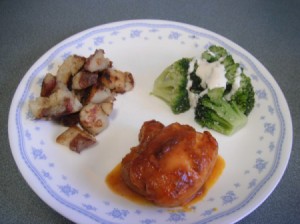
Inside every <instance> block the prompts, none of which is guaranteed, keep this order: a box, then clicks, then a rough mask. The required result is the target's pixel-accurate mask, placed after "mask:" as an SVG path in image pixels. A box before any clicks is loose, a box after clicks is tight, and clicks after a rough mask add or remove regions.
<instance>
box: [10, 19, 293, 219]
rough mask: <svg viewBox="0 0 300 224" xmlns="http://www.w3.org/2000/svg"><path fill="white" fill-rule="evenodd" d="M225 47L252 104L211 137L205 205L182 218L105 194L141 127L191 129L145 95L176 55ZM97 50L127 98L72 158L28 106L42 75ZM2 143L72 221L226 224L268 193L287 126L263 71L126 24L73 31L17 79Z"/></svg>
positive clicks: (184, 34) (247, 61) (277, 93)
mask: <svg viewBox="0 0 300 224" xmlns="http://www.w3.org/2000/svg"><path fill="white" fill-rule="evenodd" d="M211 44H216V45H221V46H223V47H225V48H226V49H227V50H228V51H229V52H230V53H231V54H232V55H233V57H234V59H235V60H236V61H237V62H239V63H240V64H241V65H242V66H243V67H244V71H245V73H246V74H247V75H249V76H250V77H251V78H252V82H253V85H254V89H255V97H256V105H255V108H254V110H253V112H252V113H251V114H250V116H249V120H248V124H247V126H246V127H245V128H244V129H242V130H241V131H239V132H238V133H236V134H235V135H234V136H231V137H227V136H223V135H221V134H218V133H216V132H214V131H211V132H212V134H213V135H214V136H215V138H216V139H217V140H218V142H219V153H220V155H221V156H222V157H223V158H224V160H225V161H226V166H225V169H224V171H223V174H222V175H221V177H220V178H219V180H218V181H217V183H216V184H215V185H214V186H213V187H212V188H211V189H210V191H209V192H208V194H207V195H206V196H205V198H204V199H203V200H202V201H200V202H198V203H196V204H194V205H193V206H192V209H191V210H189V211H183V210H181V209H177V210H176V209H175V210H174V209H173V210H170V209H167V208H160V207H156V206H149V205H148V206H147V205H139V204H136V203H134V202H131V201H128V200H127V199H125V198H122V197H120V196H118V195H116V194H115V193H113V192H112V191H111V190H110V189H109V188H108V187H107V185H106V183H105V178H106V175H107V174H108V173H109V172H110V171H111V170H112V169H113V168H114V167H115V166H116V165H117V164H118V163H119V162H120V161H121V159H122V158H123V157H124V155H125V154H126V153H128V152H129V149H130V147H132V146H135V145H137V143H138V139H137V136H138V132H139V129H140V127H141V125H142V124H143V122H144V121H147V120H151V119H156V120H158V121H161V122H162V123H164V124H165V125H167V124H170V123H172V122H179V123H182V124H189V125H191V126H193V127H194V128H195V129H196V130H197V131H204V130H205V129H203V128H201V127H200V126H199V125H197V124H196V123H195V122H194V119H193V112H192V111H188V112H186V113H184V114H180V115H174V114H172V112H171V111H170V109H169V108H168V106H167V105H166V104H165V103H164V102H162V101H161V100H159V99H157V98H156V97H154V96H152V95H151V94H150V92H151V90H152V85H153V81H154V79H155V78H156V77H157V76H158V75H159V74H160V72H161V71H162V70H163V69H164V68H165V67H166V66H167V65H169V64H171V63H172V62H174V61H175V60H177V59H179V58H182V57H193V56H197V55H200V53H201V52H203V50H205V49H207V48H208V46H209V45H211ZM98 48H102V49H104V50H105V53H106V56H107V57H108V58H110V59H111V60H112V61H113V63H114V66H115V67H116V68H118V69H120V70H123V71H130V72H132V73H133V75H134V78H135V87H134V90H133V91H131V92H128V93H126V94H124V95H118V96H117V100H116V102H115V104H114V110H113V114H112V115H111V116H110V121H109V122H110V124H109V127H108V128H107V129H106V130H105V131H104V132H103V133H101V134H100V135H99V136H97V140H98V144H97V145H96V146H94V147H92V148H90V149H89V150H86V151H83V152H82V153H81V154H77V153H74V152H72V151H70V150H68V149H67V148H66V147H64V146H60V145H58V144H56V143H55V139H56V136H57V135H58V134H59V133H61V132H62V131H63V130H65V128H64V127H61V126H58V125H56V124H54V123H52V122H49V121H42V120H38V121H36V120H33V119H32V117H31V115H30V113H29V110H28V101H29V100H31V99H34V98H35V97H37V96H38V95H39V92H40V87H41V82H42V79H43V77H44V76H45V74H46V73H48V72H52V73H54V74H55V72H56V71H57V68H58V66H59V65H60V64H61V63H62V62H63V60H64V59H65V58H66V57H67V56H69V55H71V54H78V55H83V56H88V55H90V54H92V53H93V52H94V51H95V49H98ZM8 131H9V139H10V145H11V150H12V153H13V156H14V159H15V161H16V163H17V165H18V168H19V170H20V172H21V173H22V175H23V177H24V178H25V179H26V181H27V183H28V184H29V185H30V187H31V188H32V189H33V190H34V191H35V192H36V194H37V195H38V196H39V197H40V198H42V199H43V200H44V201H45V202H46V203H47V204H48V205H49V206H51V207H52V208H53V209H55V210H56V211H58V212H59V213H60V214H62V215H63V216H65V217H67V218H68V219H70V220H73V221H74V222H77V223H106V224H108V223H131V224H134V223H140V224H152V223H231V222H236V221H238V220H240V219H242V218H243V217H245V216H246V215H247V214H249V213H250V212H252V211H253V210H254V209H255V208H257V207H258V206H259V205H260V204H261V203H262V202H263V201H264V200H265V199H266V198H267V197H268V196H269V194H270V193H271V192H272V191H273V190H274V188H275V187H276V185H277V184H278V182H279V180H280V179H281V177H282V175H283V173H284V171H285V168H286V166H287V163H288V160H289V156H290V152H291V145H292V123H291V117H290V112H289V108H288V105H287V102H286V100H285V98H284V96H283V94H282V91H281V90H280V88H279V86H278V84H277V83H276V81H275V80H274V79H273V77H272V76H271V74H270V73H269V72H268V71H267V69H266V68H265V67H264V66H263V65H262V64H261V63H260V62H259V61H258V60H257V59H255V58H254V57H253V56H252V55H251V54H250V53H248V52H247V51H246V50H244V49H243V48H241V47H240V46H238V45H237V44H235V43H233V42H232V41H230V40H228V39H226V38H224V37H222V36H220V35H218V34H216V33H213V32H210V31H208V30H205V29H202V28H199V27H195V26H192V25H187V24H182V23H177V22H171V21H161V20H132V21H123V22H116V23H110V24H106V25H101V26H98V27H94V28H91V29H88V30H86V31H83V32H81V33H78V34H76V35H74V36H72V37H70V38H68V39H66V40H64V41H62V42H61V43H59V44H57V45H56V46H54V47H53V48H52V49H50V50H49V51H48V52H46V53H45V54H44V55H43V56H42V57H41V58H40V59H39V60H38V61H37V62H36V63H35V64H34V65H33V66H32V67H31V68H30V69H29V71H28V72H27V73H26V74H25V76H24V78H23V79H22V81H21V82H20V84H19V86H18V88H17V90H16V93H15V95H14V98H13V101H12V104H11V108H10V113H9V128H8Z"/></svg>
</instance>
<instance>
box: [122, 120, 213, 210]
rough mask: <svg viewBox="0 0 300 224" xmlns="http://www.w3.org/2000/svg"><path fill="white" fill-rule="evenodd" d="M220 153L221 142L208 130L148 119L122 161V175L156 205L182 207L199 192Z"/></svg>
mask: <svg viewBox="0 0 300 224" xmlns="http://www.w3.org/2000/svg"><path fill="white" fill-rule="evenodd" d="M217 156H218V143H217V141H216V140H215V139H214V138H213V137H212V135H211V134H210V133H209V132H207V131H205V132H204V133H199V132H196V131H195V129H194V128H192V127H190V126H188V125H180V124H179V123H173V124H171V125H169V126H164V125H163V124H161V123H160V122H157V121H154V120H152V121H147V122H145V123H144V124H143V126H142V128H141V130H140V134H139V145H138V146H136V147H133V148H132V149H131V152H130V153H129V154H127V155H126V156H125V157H124V158H123V160H122V171H121V172H122V178H123V180H124V182H125V183H126V184H127V186H128V187H129V188H130V189H132V190H133V191H135V192H137V193H139V194H141V195H143V196H144V197H145V198H146V199H148V200H150V201H152V202H153V203H155V204H157V205H160V206H164V207H174V206H181V205H184V204H186V203H187V202H189V201H190V200H191V199H193V198H194V197H195V196H196V195H197V194H198V193H199V191H200V190H201V187H202V186H203V184H204V183H205V182H206V180H207V178H208V177H209V176H210V174H211V172H212V169H213V167H214V165H215V162H216V159H217Z"/></svg>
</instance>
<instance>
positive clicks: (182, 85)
mask: <svg viewBox="0 0 300 224" xmlns="http://www.w3.org/2000/svg"><path fill="white" fill-rule="evenodd" d="M201 57H202V60H205V61H206V62H208V63H215V64H211V66H207V63H202V62H201V63H198V59H197V60H196V59H190V58H183V59H181V60H178V61H176V62H174V63H173V64H172V65H170V66H169V67H167V68H166V69H165V70H164V71H163V72H162V73H161V75H160V76H159V77H158V78H157V79H156V80H155V83H154V87H153V92H152V93H153V95H155V96H157V97H159V98H161V99H163V100H164V101H165V102H166V103H167V104H168V105H169V106H170V107H171V109H172V111H173V113H175V114H178V113H182V112H185V111H186V110H188V109H189V108H190V107H191V105H192V106H193V107H195V115H194V116H195V117H194V118H195V121H196V122H197V123H198V124H200V125H201V126H203V127H207V128H209V129H213V130H215V131H217V132H220V133H222V134H225V135H232V134H233V133H235V132H237V131H238V130H240V129H241V128H242V127H244V126H245V125H246V123H247V120H248V118H247V116H248V115H249V113H250V112H251V111H252V109H253V108H254V104H255V96H254V95H255V94H254V90H253V86H252V83H251V79H250V78H249V77H248V76H246V75H245V74H244V71H243V68H241V67H240V64H239V63H236V62H235V61H234V59H233V57H232V56H231V55H230V54H229V53H228V52H227V51H226V50H225V49H224V48H223V47H220V46H215V45H212V46H210V47H209V48H208V50H206V51H204V52H203V53H202V55H201ZM192 60H195V61H196V62H197V63H195V64H194V70H193V71H189V65H190V62H191V61H192ZM220 65H223V66H224V69H225V70H223V71H222V70H221V72H219V73H218V72H216V71H215V70H214V69H215V67H214V66H218V68H220ZM199 66H200V67H199ZM201 66H206V67H204V69H203V70H201ZM198 69H200V73H201V71H205V72H206V74H205V75H204V76H203V73H201V75H199V74H200V73H199V71H198ZM219 70H220V69H219ZM219 70H217V71H219ZM213 72H215V73H213ZM223 72H224V73H223ZM212 74H213V75H214V76H213V75H212ZM200 77H204V80H201V78H200ZM211 77H214V78H211ZM215 77H217V78H215ZM224 77H225V82H226V83H225V82H224V81H223V80H224ZM210 78H211V79H210ZM219 78H220V79H221V80H222V81H221V82H219V83H221V85H215V86H214V85H207V87H206V86H205V85H202V81H203V82H204V83H205V84H207V83H208V81H209V82H210V83H218V82H214V81H215V80H214V79H216V80H217V81H218V79H219ZM207 80H208V81H207ZM212 80H213V82H212ZM188 82H189V87H188V89H187V85H188ZM212 86H213V87H212ZM189 96H190V98H189ZM190 99H191V102H190V101H189V100H190ZM195 104H196V105H195Z"/></svg>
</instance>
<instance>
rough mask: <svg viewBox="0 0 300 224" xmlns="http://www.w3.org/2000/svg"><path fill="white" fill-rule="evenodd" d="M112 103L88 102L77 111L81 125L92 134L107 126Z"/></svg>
mask: <svg viewBox="0 0 300 224" xmlns="http://www.w3.org/2000/svg"><path fill="white" fill-rule="evenodd" d="M112 109H113V103H111V102H104V103H96V104H95V103H89V104H87V105H85V106H84V107H83V108H82V109H81V111H80V113H79V121H80V124H81V126H82V127H83V128H84V129H85V130H87V131H88V132H89V133H91V134H92V135H97V134H99V133H100V132H101V131H103V130H104V129H105V128H106V127H107V126H108V116H109V115H110V113H111V112H112Z"/></svg>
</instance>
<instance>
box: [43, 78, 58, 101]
mask: <svg viewBox="0 0 300 224" xmlns="http://www.w3.org/2000/svg"><path fill="white" fill-rule="evenodd" d="M55 87H56V77H55V76H54V75H52V74H51V73H47V74H46V76H45V78H44V79H43V83H42V89H41V96H42V97H48V96H50V95H51V94H52V93H53V91H54V89H55Z"/></svg>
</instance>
